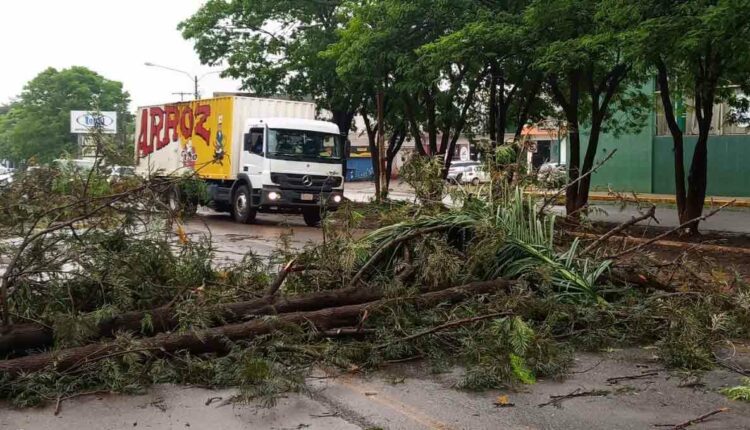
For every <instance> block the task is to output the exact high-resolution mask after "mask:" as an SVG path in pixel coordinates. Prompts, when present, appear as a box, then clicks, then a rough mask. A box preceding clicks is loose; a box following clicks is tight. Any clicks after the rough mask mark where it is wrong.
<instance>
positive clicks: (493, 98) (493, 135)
mask: <svg viewBox="0 0 750 430" xmlns="http://www.w3.org/2000/svg"><path fill="white" fill-rule="evenodd" d="M497 79H498V78H497V70H496V68H495V67H492V71H491V72H490V99H489V118H488V121H487V126H488V127H489V135H490V141H491V142H492V145H497V141H498V140H499V139H498V138H497V135H498V132H501V131H500V130H499V128H498V109H497Z"/></svg>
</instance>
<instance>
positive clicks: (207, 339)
mask: <svg viewBox="0 0 750 430" xmlns="http://www.w3.org/2000/svg"><path fill="white" fill-rule="evenodd" d="M510 285H511V282H510V281H506V280H494V281H486V282H474V283H471V284H467V285H463V286H460V287H453V288H448V289H445V290H441V291H435V292H430V293H425V294H421V295H418V296H414V297H405V298H404V300H410V301H413V302H414V303H415V305H416V306H418V307H430V306H435V305H437V304H440V303H447V302H452V303H455V302H459V301H462V300H465V299H467V298H469V297H472V296H474V295H477V294H485V293H490V292H493V291H497V290H500V289H506V290H507V289H508V288H509V286H510ZM389 303H393V299H385V300H378V301H373V302H366V303H360V304H354V305H347V306H339V307H332V308H325V309H320V310H316V311H311V312H294V313H288V314H283V315H280V316H279V317H278V318H274V319H267V318H264V319H255V320H252V321H247V322H244V323H238V324H230V325H224V326H219V327H214V328H209V329H205V330H200V331H196V332H186V333H163V334H160V335H157V336H154V337H150V338H144V339H143V340H141V342H139V345H138V348H137V350H136V351H153V352H154V354H156V355H159V354H164V353H171V352H175V351H181V350H186V351H190V352H191V353H195V354H199V353H205V352H225V351H226V348H227V343H226V341H227V340H229V341H239V340H250V339H252V338H254V337H256V336H260V335H264V334H268V333H271V332H273V331H274V330H277V329H278V328H281V327H284V326H287V325H300V324H309V325H311V326H313V327H314V328H315V329H317V330H319V331H326V330H330V329H333V328H337V327H351V326H356V325H357V324H358V323H359V320H360V315H362V314H363V312H364V311H372V310H374V309H377V308H378V307H380V306H383V305H385V304H389ZM136 351H130V350H127V349H123V348H122V346H121V345H118V344H116V343H114V342H111V343H95V344H90V345H86V346H81V347H76V348H68V349H63V350H59V351H52V352H45V353H41V354H35V355H30V356H27V357H20V358H14V359H10V360H4V361H0V372H6V373H7V374H8V375H10V376H18V375H19V374H21V373H28V372H36V371H40V370H42V369H45V368H50V369H54V370H57V371H66V370H74V369H78V368H80V367H82V366H84V365H86V364H87V363H91V362H95V361H98V360H102V359H107V358H111V357H116V356H119V355H123V354H127V353H131V352H136Z"/></svg>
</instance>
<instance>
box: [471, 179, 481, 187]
mask: <svg viewBox="0 0 750 430" xmlns="http://www.w3.org/2000/svg"><path fill="white" fill-rule="evenodd" d="M471 185H474V186H475V187H476V186H477V185H479V178H474V179H472V180H471Z"/></svg>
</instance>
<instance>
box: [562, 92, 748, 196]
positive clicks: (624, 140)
mask: <svg viewBox="0 0 750 430" xmlns="http://www.w3.org/2000/svg"><path fill="white" fill-rule="evenodd" d="M643 91H647V93H648V94H649V95H650V96H651V98H652V100H653V106H654V108H653V109H652V110H651V112H650V114H649V115H648V116H647V117H646V119H645V120H644V121H643V123H642V124H641V126H640V128H639V129H638V130H635V131H631V132H630V133H625V134H617V135H615V134H611V133H604V134H602V136H601V139H600V141H599V146H598V150H597V152H598V154H597V157H596V158H597V160H600V159H603V158H604V157H605V156H606V154H608V153H609V152H610V151H612V150H613V149H615V148H617V153H616V154H615V155H614V156H613V157H612V159H610V160H609V161H608V162H607V163H605V164H604V165H603V166H602V167H601V168H600V169H599V170H598V171H597V172H596V173H595V174H593V176H592V184H591V186H592V191H595V190H604V191H606V190H607V189H610V188H611V189H613V190H616V191H619V192H631V191H632V192H637V193H654V194H674V192H675V180H674V148H673V141H672V136H671V134H670V133H669V129H668V128H667V125H666V121H665V119H664V116H663V114H662V113H661V100H660V99H659V94H658V92H657V91H656V88H655V86H654V84H653V83H651V84H649V85H647V86H645V87H644V88H643ZM682 105H683V106H684V108H681V109H680V111H681V112H678V113H679V118H678V123H679V125H680V127H681V128H682V129H683V132H684V141H685V142H684V147H685V148H684V157H685V160H684V161H685V169H686V172H689V170H690V163H691V159H692V156H693V150H694V148H695V144H696V141H697V138H698V137H697V134H698V126H697V122H696V120H695V113H694V112H693V110H692V109H691V106H690V103H684V104H682ZM730 117H734V119H733V120H731V119H730ZM587 141H588V135H586V133H582V136H581V146H582V148H581V154H582V156H583V153H584V151H585V146H586V142H587ZM568 162H569V160H568ZM707 195H708V196H730V197H733V196H736V197H750V124H748V123H747V121H746V120H744V119H740V120H739V121H738V120H737V116H736V115H735V111H734V109H733V108H732V107H731V106H730V105H729V104H728V103H722V104H717V105H716V106H714V122H713V126H712V130H711V135H710V137H709V139H708V190H707Z"/></svg>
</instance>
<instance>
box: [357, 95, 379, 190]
mask: <svg viewBox="0 0 750 430" xmlns="http://www.w3.org/2000/svg"><path fill="white" fill-rule="evenodd" d="M360 115H361V116H362V120H363V121H364V123H365V130H366V131H367V149H368V150H369V151H370V162H371V163H372V174H373V180H374V181H375V195H376V196H379V195H380V181H378V178H379V177H380V158H379V155H380V153H379V151H378V145H377V142H376V139H377V136H376V133H377V132H376V130H375V128H374V127H373V126H372V123H370V117H368V116H367V112H366V111H365V110H364V109H362V110H361V112H360Z"/></svg>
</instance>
